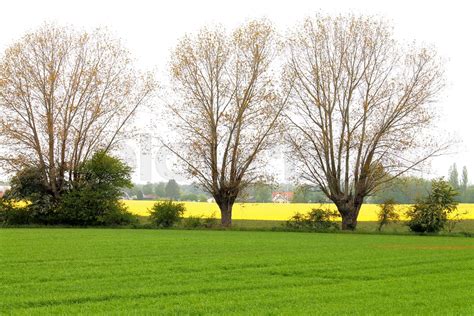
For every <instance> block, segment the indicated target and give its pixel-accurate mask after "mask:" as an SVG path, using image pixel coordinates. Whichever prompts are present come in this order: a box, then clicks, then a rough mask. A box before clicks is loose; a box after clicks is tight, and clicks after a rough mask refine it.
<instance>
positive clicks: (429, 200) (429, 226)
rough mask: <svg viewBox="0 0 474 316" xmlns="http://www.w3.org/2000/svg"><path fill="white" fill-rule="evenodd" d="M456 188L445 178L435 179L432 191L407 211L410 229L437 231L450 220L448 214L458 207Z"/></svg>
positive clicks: (423, 231) (422, 231) (427, 231)
mask: <svg viewBox="0 0 474 316" xmlns="http://www.w3.org/2000/svg"><path fill="white" fill-rule="evenodd" d="M457 194H458V193H457V192H456V190H454V189H453V187H452V186H451V185H450V183H448V182H447V181H444V180H443V179H438V180H435V181H433V183H432V187H431V193H430V194H429V195H428V196H427V197H426V198H424V199H421V200H420V201H418V203H416V204H415V205H413V207H412V208H411V209H410V210H409V211H408V212H407V216H408V218H409V221H408V223H407V225H408V227H409V228H410V230H412V231H414V232H420V233H425V232H426V233H435V232H439V231H440V230H442V229H443V228H444V227H445V225H446V224H447V222H448V214H450V213H452V212H453V211H455V210H456V208H457V202H456V201H455V198H456V196H457Z"/></svg>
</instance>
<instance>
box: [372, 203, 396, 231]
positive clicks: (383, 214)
mask: <svg viewBox="0 0 474 316" xmlns="http://www.w3.org/2000/svg"><path fill="white" fill-rule="evenodd" d="M395 204H396V202H395V200H393V199H388V200H385V201H384V202H383V203H382V204H379V212H378V213H377V217H378V224H379V226H378V228H377V229H378V231H382V228H383V227H384V226H386V225H388V224H390V223H396V222H398V221H399V220H400V215H399V214H398V213H397V211H396V209H395Z"/></svg>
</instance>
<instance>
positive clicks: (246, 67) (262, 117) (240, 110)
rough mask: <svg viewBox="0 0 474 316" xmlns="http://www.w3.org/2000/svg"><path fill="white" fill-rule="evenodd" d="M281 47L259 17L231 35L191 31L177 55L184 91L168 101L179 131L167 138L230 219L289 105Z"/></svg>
mask: <svg viewBox="0 0 474 316" xmlns="http://www.w3.org/2000/svg"><path fill="white" fill-rule="evenodd" d="M276 51H277V49H276V40H275V34H274V30H273V28H272V26H271V25H270V24H269V23H267V22H265V21H253V22H249V23H247V24H246V25H244V26H242V27H240V28H238V29H236V30H235V31H234V32H233V33H232V34H231V35H228V34H227V33H226V32H225V31H223V30H217V29H216V30H209V29H203V30H201V31H200V32H199V33H198V34H197V35H196V36H186V37H184V38H183V39H182V40H181V41H180V43H179V44H178V46H177V47H176V49H175V50H174V53H173V55H172V61H171V75H172V84H173V88H174V91H175V95H176V98H177V99H176V100H175V101H174V102H170V105H169V108H170V109H171V112H172V113H173V116H174V119H175V120H176V122H175V123H176V124H174V125H173V129H174V130H175V131H177V132H178V134H179V135H177V139H173V142H171V143H170V142H165V146H166V147H168V148H169V149H170V150H171V151H172V152H173V153H175V154H176V156H177V157H178V158H179V161H180V162H181V163H180V165H181V166H184V170H185V172H186V173H187V174H188V175H189V176H191V177H193V178H194V179H195V180H197V181H198V182H199V183H200V185H201V186H202V187H203V188H204V189H205V190H206V191H207V192H209V193H210V194H212V196H213V197H214V199H215V201H216V203H217V204H218V205H219V208H220V211H221V221H222V225H223V226H230V225H231V223H232V206H233V204H234V202H235V200H236V198H237V197H238V195H239V193H240V192H241V191H242V189H243V188H245V187H246V186H248V185H249V184H250V183H252V182H253V181H254V180H256V179H257V178H259V177H260V176H261V175H262V173H263V171H264V170H265V165H264V161H265V159H263V156H262V152H263V151H265V150H267V149H268V148H269V147H270V146H271V145H272V142H273V141H272V139H273V136H275V133H276V128H275V127H276V125H277V121H278V118H279V116H280V113H281V110H282V108H283V101H282V100H281V99H280V97H279V96H278V94H277V93H276V91H275V89H274V86H273V79H272V74H271V67H272V66H271V65H272V62H273V60H274V59H275V57H276Z"/></svg>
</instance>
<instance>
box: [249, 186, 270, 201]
mask: <svg viewBox="0 0 474 316" xmlns="http://www.w3.org/2000/svg"><path fill="white" fill-rule="evenodd" d="M252 189H253V195H254V200H255V202H257V203H268V202H271V201H272V187H271V186H270V185H268V184H266V183H263V182H259V183H256V184H255V185H254V186H253V188H252Z"/></svg>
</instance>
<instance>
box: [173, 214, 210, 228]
mask: <svg viewBox="0 0 474 316" xmlns="http://www.w3.org/2000/svg"><path fill="white" fill-rule="evenodd" d="M182 224H183V227H184V228H190V229H196V228H213V227H216V226H218V225H219V221H218V220H217V218H216V213H212V214H211V215H210V216H207V217H206V216H189V217H187V218H184V219H183V220H182Z"/></svg>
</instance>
